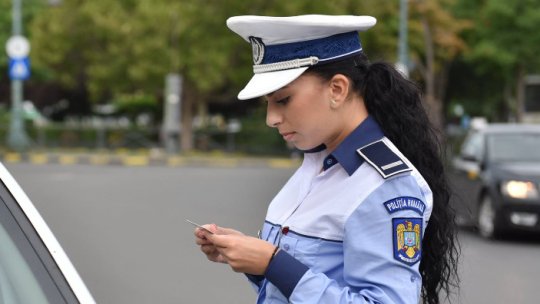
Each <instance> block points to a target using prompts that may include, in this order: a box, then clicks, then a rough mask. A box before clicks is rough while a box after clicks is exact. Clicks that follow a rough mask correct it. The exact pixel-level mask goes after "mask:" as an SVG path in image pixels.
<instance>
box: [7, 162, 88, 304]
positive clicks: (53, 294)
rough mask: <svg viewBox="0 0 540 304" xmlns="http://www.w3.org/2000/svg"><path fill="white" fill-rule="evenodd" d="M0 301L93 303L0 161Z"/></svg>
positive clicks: (16, 302) (63, 254) (49, 231)
mask: <svg viewBox="0 0 540 304" xmlns="http://www.w3.org/2000/svg"><path fill="white" fill-rule="evenodd" d="M0 179H1V183H0V303H3V304H27V303H31V304H42V303H53V304H57V303H95V301H94V299H93V297H92V295H91V294H90V292H89V291H88V289H87V287H86V285H85V284H84V282H83V281H82V279H81V277H80V276H79V274H78V273H77V271H76V270H75V268H74V267H73V264H72V263H71V261H70V260H69V258H68V257H67V255H66V253H65V252H64V250H63V249H62V247H60V244H59V243H58V241H57V240H56V238H55V237H54V235H53V234H52V232H51V230H50V229H49V227H48V226H47V224H46V223H45V221H44V220H43V218H42V217H41V215H40V214H39V213H38V211H37V209H36V208H35V207H34V205H33V204H32V202H31V201H30V199H29V198H28V196H26V194H25V193H24V191H23V190H22V189H21V187H20V186H19V184H18V183H17V182H16V181H15V179H14V178H13V176H11V174H10V173H9V172H8V171H7V169H6V168H5V167H4V166H3V165H2V164H0Z"/></svg>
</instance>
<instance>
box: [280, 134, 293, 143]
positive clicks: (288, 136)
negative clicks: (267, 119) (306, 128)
mask: <svg viewBox="0 0 540 304" xmlns="http://www.w3.org/2000/svg"><path fill="white" fill-rule="evenodd" d="M295 133H296V132H283V133H280V134H281V136H283V139H284V140H286V141H290V140H291V139H292V138H293V136H294V134H295Z"/></svg>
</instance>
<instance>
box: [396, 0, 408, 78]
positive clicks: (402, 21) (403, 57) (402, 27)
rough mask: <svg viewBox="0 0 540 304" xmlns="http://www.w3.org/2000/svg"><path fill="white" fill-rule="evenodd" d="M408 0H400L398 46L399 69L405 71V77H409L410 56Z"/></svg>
mask: <svg viewBox="0 0 540 304" xmlns="http://www.w3.org/2000/svg"><path fill="white" fill-rule="evenodd" d="M407 2H408V0H400V9H399V46H398V63H397V68H398V70H399V71H400V72H401V73H403V75H404V76H405V77H409V58H408V49H407V19H408V18H409V13H408V3H407Z"/></svg>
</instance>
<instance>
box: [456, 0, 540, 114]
mask: <svg viewBox="0 0 540 304" xmlns="http://www.w3.org/2000/svg"><path fill="white" fill-rule="evenodd" d="M461 5H462V6H463V8H462V14H467V13H469V14H474V16H475V18H474V19H473V20H475V27H474V30H473V31H471V32H470V33H468V35H467V40H468V41H469V45H470V48H471V50H470V52H469V53H468V54H467V56H466V57H465V59H466V61H467V63H468V64H470V65H472V66H474V67H475V69H474V70H475V72H476V73H478V74H479V75H487V76H488V78H489V79H493V78H494V77H493V75H500V76H501V78H502V79H500V81H501V82H502V85H500V82H496V83H493V84H492V85H490V86H489V87H490V89H491V90H493V91H495V92H498V94H499V96H502V97H503V98H504V99H505V100H506V101H505V102H506V104H507V105H508V106H509V108H510V109H512V112H513V113H514V115H515V118H516V119H517V120H518V121H521V120H522V119H523V104H524V77H525V76H526V74H528V73H538V71H539V69H540V57H538V54H537V53H538V51H537V49H538V45H540V31H539V30H538V28H540V1H539V0H520V1H505V0H486V1H472V2H469V1H462V3H461ZM497 78H498V77H497ZM496 80H497V79H496Z"/></svg>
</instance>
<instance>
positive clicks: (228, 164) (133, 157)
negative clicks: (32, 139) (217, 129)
mask: <svg viewBox="0 0 540 304" xmlns="http://www.w3.org/2000/svg"><path fill="white" fill-rule="evenodd" d="M0 161H1V162H2V163H12V164H16V163H30V164H35V165H45V164H59V165H65V166H69V165H97V166H109V165H116V166H127V167H144V166H166V167H222V168H236V167H266V168H274V169H293V168H298V167H299V166H300V164H301V162H302V161H301V160H300V159H288V158H255V157H239V156H227V155H202V156H181V155H163V156H152V155H149V154H126V153H95V154H92V153H84V154H75V153H49V152H27V153H17V152H5V153H0Z"/></svg>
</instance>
